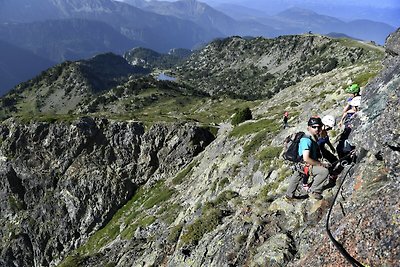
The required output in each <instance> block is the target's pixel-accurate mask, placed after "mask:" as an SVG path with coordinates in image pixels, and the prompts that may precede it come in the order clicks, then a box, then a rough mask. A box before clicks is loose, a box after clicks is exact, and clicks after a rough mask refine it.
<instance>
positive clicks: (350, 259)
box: [325, 163, 365, 267]
mask: <svg viewBox="0 0 400 267" xmlns="http://www.w3.org/2000/svg"><path fill="white" fill-rule="evenodd" d="M353 167H354V163H352V164H351V166H350V167H349V169H348V170H347V171H346V174H345V175H344V176H343V179H342V181H341V183H340V185H339V188H338V190H337V192H336V195H335V197H334V198H333V202H332V205H331V207H330V209H329V212H328V215H327V217H326V225H325V226H326V232H327V233H328V236H329V239H330V240H331V241H332V243H333V244H334V245H335V247H336V248H337V250H338V251H339V252H340V254H342V255H343V257H345V259H346V260H347V261H348V262H350V264H351V265H352V266H356V267H365V266H364V265H363V264H361V263H360V262H358V261H357V260H356V259H355V258H353V257H352V256H351V255H350V254H349V253H348V252H347V251H346V249H345V248H344V247H343V246H342V244H340V243H339V242H338V241H337V240H336V239H335V238H334V237H333V235H332V233H331V231H330V229H329V220H330V217H331V212H332V209H333V206H334V205H335V202H336V199H337V197H338V195H339V192H340V189H341V188H342V185H343V183H344V180H345V178H346V176H347V175H348V174H349V171H350V170H351V168H353Z"/></svg>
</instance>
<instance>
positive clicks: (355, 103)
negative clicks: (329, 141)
mask: <svg viewBox="0 0 400 267" xmlns="http://www.w3.org/2000/svg"><path fill="white" fill-rule="evenodd" d="M360 104H361V96H356V97H354V98H353V99H351V101H350V102H349V106H350V109H349V110H347V111H346V112H344V113H343V116H342V119H341V120H340V123H339V125H342V124H343V123H344V127H345V128H347V127H350V126H351V120H352V119H353V118H354V115H355V114H356V113H357V111H358V107H359V106H360Z"/></svg>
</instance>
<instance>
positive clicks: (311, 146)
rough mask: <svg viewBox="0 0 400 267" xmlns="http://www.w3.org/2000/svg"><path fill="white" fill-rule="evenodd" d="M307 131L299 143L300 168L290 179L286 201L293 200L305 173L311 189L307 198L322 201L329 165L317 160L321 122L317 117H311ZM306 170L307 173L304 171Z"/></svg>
mask: <svg viewBox="0 0 400 267" xmlns="http://www.w3.org/2000/svg"><path fill="white" fill-rule="evenodd" d="M307 125H308V127H307V131H308V133H306V134H305V135H304V136H303V137H302V138H301V139H300V143H299V149H298V155H299V156H301V157H302V159H303V162H302V163H301V165H302V167H303V168H301V167H299V168H298V170H297V171H295V172H294V173H293V175H292V176H291V177H290V181H289V187H288V189H287V191H286V199H289V200H290V199H295V198H296V196H295V191H296V188H297V186H298V184H299V182H300V181H302V179H303V177H304V173H307V175H308V176H309V178H312V182H311V187H310V188H309V190H308V192H309V196H310V197H311V198H314V199H317V200H320V199H322V198H323V197H322V190H323V186H324V183H325V181H326V180H327V179H328V175H329V170H328V168H329V167H330V164H329V163H323V162H321V161H319V159H318V149H319V148H318V143H317V140H318V135H319V134H320V132H321V130H322V126H323V124H322V120H321V118H319V117H311V118H310V119H309V120H308V123H307ZM305 170H307V171H305ZM310 180H311V179H310Z"/></svg>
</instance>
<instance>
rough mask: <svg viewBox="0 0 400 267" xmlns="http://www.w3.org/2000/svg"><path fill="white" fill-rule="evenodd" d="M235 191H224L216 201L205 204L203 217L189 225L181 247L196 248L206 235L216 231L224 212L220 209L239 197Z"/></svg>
mask: <svg viewBox="0 0 400 267" xmlns="http://www.w3.org/2000/svg"><path fill="white" fill-rule="evenodd" d="M238 196H239V194H238V193H237V192H234V191H230V190H227V191H224V192H222V193H221V194H219V195H218V197H217V198H216V199H215V200H214V201H210V202H207V203H205V204H204V206H203V209H202V216H201V217H199V218H197V219H196V220H195V221H194V222H193V223H192V224H191V225H189V226H188V227H187V228H186V230H185V231H184V234H183V235H182V238H181V242H182V243H181V245H183V246H196V245H197V244H198V243H199V241H200V240H201V239H202V238H203V236H204V235H205V234H206V233H209V232H211V231H212V230H214V229H215V228H216V227H217V226H218V225H219V224H220V223H221V222H222V218H223V217H224V216H226V215H224V212H223V211H222V210H221V209H220V207H221V206H222V205H224V204H225V203H226V202H227V201H229V200H231V199H233V198H236V197H238Z"/></svg>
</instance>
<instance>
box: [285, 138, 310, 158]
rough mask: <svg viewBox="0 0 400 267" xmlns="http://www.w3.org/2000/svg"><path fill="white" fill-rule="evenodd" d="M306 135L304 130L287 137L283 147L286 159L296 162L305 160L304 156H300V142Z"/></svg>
mask: <svg viewBox="0 0 400 267" xmlns="http://www.w3.org/2000/svg"><path fill="white" fill-rule="evenodd" d="M304 135H305V133H304V132H297V133H294V134H291V135H289V136H287V137H286V139H285V141H284V144H285V145H284V148H283V151H284V152H283V158H284V159H286V160H288V161H291V162H295V163H297V162H300V161H302V160H303V157H302V156H299V143H300V139H301V138H302V137H303V136H304Z"/></svg>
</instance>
